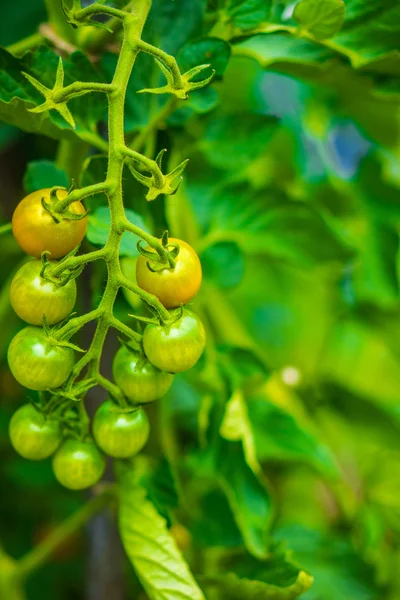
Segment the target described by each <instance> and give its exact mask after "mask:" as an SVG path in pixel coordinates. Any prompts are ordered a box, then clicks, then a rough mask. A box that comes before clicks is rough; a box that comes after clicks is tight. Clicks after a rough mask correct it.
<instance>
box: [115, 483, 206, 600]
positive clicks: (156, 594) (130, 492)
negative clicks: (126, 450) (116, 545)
mask: <svg viewBox="0 0 400 600" xmlns="http://www.w3.org/2000/svg"><path fill="white" fill-rule="evenodd" d="M131 477H132V476H131V475H130V474H129V473H127V472H125V474H123V475H122V477H121V498H120V508H119V530H120V534H121V539H122V544H123V546H124V548H125V552H126V553H127V555H128V557H129V560H130V561H131V563H132V565H133V567H134V569H135V571H136V573H137V575H138V577H139V579H140V581H141V583H142V585H143V587H144V589H145V591H146V594H147V596H148V597H149V600H175V598H182V600H184V599H187V600H205V599H204V596H203V593H202V592H201V590H200V588H199V587H198V585H197V583H196V582H195V580H194V578H193V576H192V575H191V573H190V571H189V568H188V566H187V564H186V562H185V561H184V559H183V557H182V555H181V554H180V552H179V550H178V549H177V547H176V545H175V542H174V540H173V538H172V536H171V535H170V534H169V532H168V529H167V526H166V523H165V520H164V519H163V518H162V517H161V516H160V515H159V514H158V513H157V511H156V509H155V508H154V506H153V504H152V503H151V502H150V501H149V500H148V499H147V498H146V492H145V490H144V489H143V488H142V487H140V486H138V485H137V484H135V483H133V482H132V479H131Z"/></svg>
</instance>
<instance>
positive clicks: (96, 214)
mask: <svg viewBox="0 0 400 600" xmlns="http://www.w3.org/2000/svg"><path fill="white" fill-rule="evenodd" d="M125 214H126V216H127V218H128V220H129V221H130V222H131V223H133V224H134V225H137V226H138V227H140V228H141V229H144V230H145V231H147V228H146V225H145V224H144V222H143V219H142V217H141V216H140V215H138V214H137V213H135V212H134V211H133V210H130V209H127V210H125ZM110 223H111V217H110V209H109V208H108V207H107V206H101V207H99V208H96V209H95V210H94V211H93V212H92V213H90V214H89V224H88V229H87V233H86V237H87V238H88V240H89V242H91V243H92V244H95V245H96V246H104V244H105V243H106V241H107V238H108V234H109V231H110ZM139 239H140V238H139V237H138V236H136V235H134V234H133V233H130V232H125V233H124V236H123V238H122V242H121V247H120V255H121V256H133V257H135V256H138V254H139V253H138V250H137V243H138V241H139Z"/></svg>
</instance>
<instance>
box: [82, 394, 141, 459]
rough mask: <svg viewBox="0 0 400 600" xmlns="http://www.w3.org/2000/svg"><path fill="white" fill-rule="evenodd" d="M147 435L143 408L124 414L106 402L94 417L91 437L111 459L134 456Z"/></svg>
mask: <svg viewBox="0 0 400 600" xmlns="http://www.w3.org/2000/svg"><path fill="white" fill-rule="evenodd" d="M149 433H150V424H149V419H148V417H147V415H146V413H145V411H144V410H143V408H134V409H132V410H131V411H130V412H124V411H121V410H120V409H119V408H118V406H116V405H115V404H114V403H113V402H112V401H111V400H107V401H106V402H103V404H102V405H101V406H100V407H99V408H98V410H97V412H96V414H95V416H94V420H93V437H94V439H95V440H96V443H97V445H98V446H99V448H101V450H103V452H104V453H105V454H107V455H108V456H112V457H113V458H130V457H132V456H135V454H137V453H138V452H139V451H140V450H141V449H142V448H143V446H144V445H145V443H146V442H147V440H148V437H149Z"/></svg>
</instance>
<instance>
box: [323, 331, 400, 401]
mask: <svg viewBox="0 0 400 600" xmlns="http://www.w3.org/2000/svg"><path fill="white" fill-rule="evenodd" d="M349 365H351V369H349ZM321 369H322V372H323V374H324V376H325V378H326V379H327V380H329V381H332V382H334V383H336V384H338V385H340V386H342V387H344V388H346V389H348V390H349V391H351V392H353V393H354V394H356V395H359V396H361V397H363V398H365V399H367V400H369V401H370V402H372V403H374V404H376V405H377V406H378V407H381V408H382V409H383V410H389V411H392V410H396V411H397V409H398V382H399V380H400V365H399V361H398V360H397V357H395V356H394V355H393V353H392V350H391V348H389V347H388V344H387V343H386V340H385V336H384V335H382V332H379V330H376V329H374V328H372V327H371V325H370V323H369V322H368V321H367V320H366V321H363V320H361V319H357V320H356V319H346V320H342V321H339V322H337V323H336V324H335V327H334V328H333V330H332V332H331V335H330V337H329V339H328V340H327V344H326V348H325V352H324V356H323V361H322V366H321Z"/></svg>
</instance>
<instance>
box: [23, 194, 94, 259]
mask: <svg viewBox="0 0 400 600" xmlns="http://www.w3.org/2000/svg"><path fill="white" fill-rule="evenodd" d="M50 192H51V188H45V189H43V190H37V191H36V192H32V194H29V195H28V196H26V197H25V198H24V199H23V200H21V202H20V203H19V204H18V206H17V208H16V209H15V211H14V214H13V217H12V230H13V234H14V237H15V239H16V241H17V242H18V244H19V245H20V246H21V248H22V250H23V251H24V252H26V254H29V255H30V256H36V258H40V257H41V255H42V252H45V251H48V252H51V258H61V257H62V256H65V255H66V254H68V252H71V250H73V249H74V248H75V247H76V246H78V245H79V244H80V243H81V241H82V240H83V238H84V237H85V233H86V229H87V225H88V219H87V217H86V216H85V207H84V206H83V204H82V203H81V202H79V201H78V202H72V204H70V205H69V207H68V210H69V212H70V213H73V214H75V215H79V216H81V217H82V218H81V219H79V220H75V219H69V218H68V217H67V216H66V217H62V218H60V220H59V221H58V222H56V221H55V220H54V219H53V217H52V216H51V214H50V213H49V212H48V211H47V210H46V209H45V208H44V206H43V201H44V202H45V203H46V204H52V198H51V194H50ZM56 196H57V200H64V198H66V197H67V196H68V191H67V190H57V192H56Z"/></svg>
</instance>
